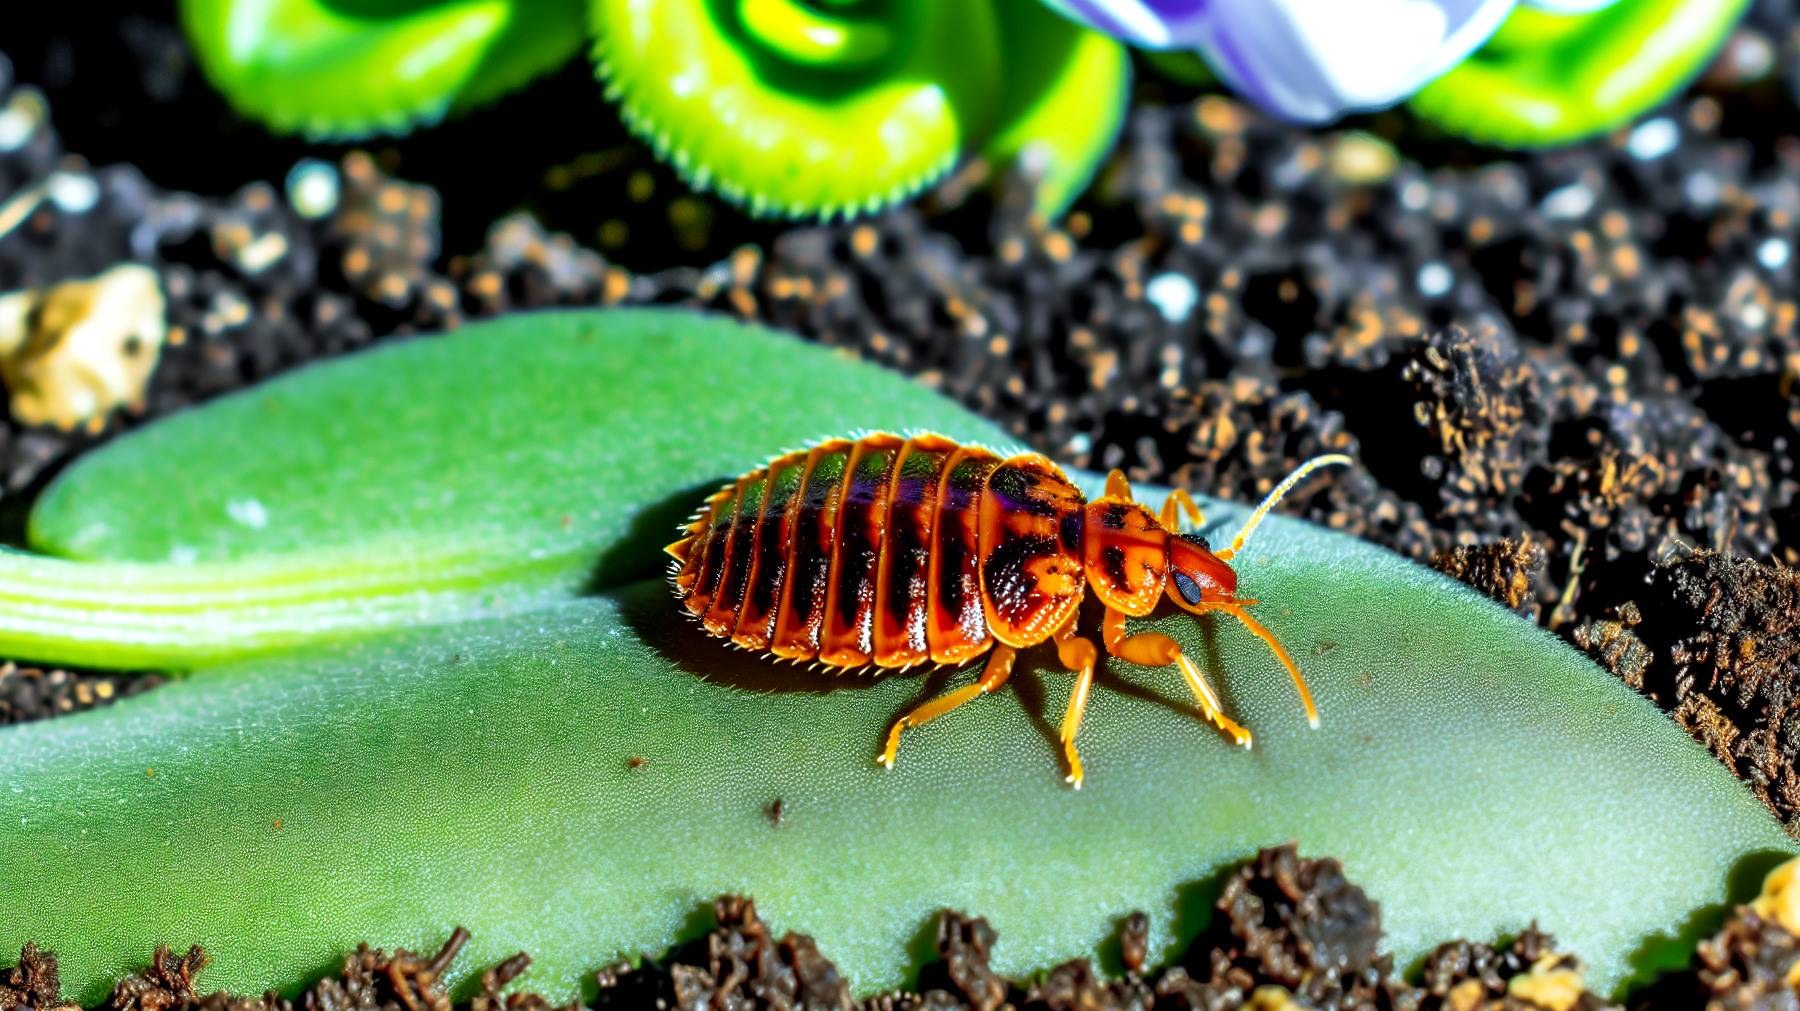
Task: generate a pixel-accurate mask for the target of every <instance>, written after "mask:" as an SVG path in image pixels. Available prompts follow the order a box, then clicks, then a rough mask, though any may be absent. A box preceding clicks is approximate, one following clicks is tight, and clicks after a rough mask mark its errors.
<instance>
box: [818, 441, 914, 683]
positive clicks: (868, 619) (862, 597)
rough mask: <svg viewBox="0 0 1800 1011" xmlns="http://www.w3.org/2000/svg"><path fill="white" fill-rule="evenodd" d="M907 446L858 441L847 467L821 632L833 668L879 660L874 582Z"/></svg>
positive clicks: (822, 652) (823, 656)
mask: <svg viewBox="0 0 1800 1011" xmlns="http://www.w3.org/2000/svg"><path fill="white" fill-rule="evenodd" d="M903 445H905V440H903V439H901V438H900V437H899V436H895V435H885V434H878V435H871V436H868V437H867V438H864V439H860V440H858V441H857V443H856V448H855V449H854V450H853V451H852V452H851V454H850V462H849V463H848V464H847V465H846V466H845V473H844V490H843V493H842V494H841V496H840V498H839V504H838V521H837V543H836V544H834V545H833V546H832V553H831V570H830V572H831V574H830V576H829V577H828V579H827V582H828V583H829V584H830V585H829V589H828V592H827V595H826V598H825V621H824V626H823V628H821V629H820V632H819V661H820V662H821V663H824V664H826V665H828V666H832V667H860V666H862V665H863V664H866V663H868V662H869V661H870V660H871V659H873V658H874V655H875V580H876V576H877V575H878V574H879V573H880V571H881V553H882V546H883V543H884V541H885V540H886V537H887V512H888V496H889V494H890V493H891V492H892V490H893V489H892V484H893V477H894V464H895V462H896V461H897V460H898V459H899V456H900V447H901V446H903Z"/></svg>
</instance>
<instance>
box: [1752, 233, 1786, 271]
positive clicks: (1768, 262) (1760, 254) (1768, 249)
mask: <svg viewBox="0 0 1800 1011" xmlns="http://www.w3.org/2000/svg"><path fill="white" fill-rule="evenodd" d="M1792 253H1793V250H1792V249H1790V248H1788V244H1787V240H1786V239H1764V240H1763V243H1762V245H1760V246H1757V247H1756V262H1757V263H1760V264H1762V265H1763V266H1765V267H1767V268H1769V269H1770V270H1780V269H1781V268H1782V267H1785V266H1787V262H1788V257H1789V256H1790V255H1792Z"/></svg>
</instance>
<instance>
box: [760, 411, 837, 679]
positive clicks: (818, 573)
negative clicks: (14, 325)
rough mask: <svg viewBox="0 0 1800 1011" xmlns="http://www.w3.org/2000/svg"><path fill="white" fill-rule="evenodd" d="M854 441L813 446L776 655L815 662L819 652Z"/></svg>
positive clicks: (797, 505)
mask: <svg viewBox="0 0 1800 1011" xmlns="http://www.w3.org/2000/svg"><path fill="white" fill-rule="evenodd" d="M853 446H854V443H851V442H849V441H848V440H845V439H833V440H832V441H830V442H825V443H820V444H819V445H817V446H814V447H813V450H812V452H811V453H809V454H808V455H807V458H806V477H804V478H803V479H801V482H800V492H799V495H798V496H797V498H796V500H795V502H794V505H793V507H792V509H793V522H792V523H791V525H790V527H789V530H790V534H789V537H788V557H787V578H786V580H784V581H783V583H782V587H781V604H780V606H779V608H778V610H777V611H776V615H775V635H774V637H773V640H772V641H771V642H770V644H769V649H770V651H771V652H773V653H774V654H775V655H776V656H779V657H785V658H788V659H792V660H811V659H812V658H814V657H816V656H818V655H819V629H820V628H821V627H822V626H823V625H824V624H825V598H826V595H827V593H828V591H829V590H830V588H831V583H830V577H831V555H832V549H833V548H834V547H836V545H837V511H838V502H839V501H840V500H841V499H842V498H843V492H844V468H845V466H846V465H847V464H848V463H849V462H850V450H851V448H852V447H853Z"/></svg>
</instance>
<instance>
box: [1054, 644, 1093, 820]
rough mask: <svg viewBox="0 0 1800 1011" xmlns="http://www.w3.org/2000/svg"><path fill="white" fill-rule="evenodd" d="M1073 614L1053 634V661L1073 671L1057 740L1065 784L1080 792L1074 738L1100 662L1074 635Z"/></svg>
mask: <svg viewBox="0 0 1800 1011" xmlns="http://www.w3.org/2000/svg"><path fill="white" fill-rule="evenodd" d="M1075 618H1076V616H1075V615H1074V614H1071V615H1069V620H1068V621H1067V622H1065V623H1064V624H1063V627H1062V628H1060V629H1058V630H1057V632H1056V658H1057V659H1058V660H1061V661H1062V665H1063V666H1064V667H1067V668H1068V669H1070V670H1072V671H1074V672H1075V687H1074V688H1073V689H1072V690H1070V692H1069V708H1068V710H1067V711H1065V712H1064V713H1063V722H1062V732H1061V733H1059V734H1058V735H1057V736H1058V739H1059V740H1061V741H1062V746H1063V758H1064V759H1065V760H1066V761H1067V762H1068V763H1069V776H1068V780H1067V781H1068V782H1070V783H1073V784H1075V789H1077V790H1079V789H1081V780H1082V772H1081V755H1080V754H1079V753H1077V752H1076V750H1075V735H1076V734H1077V733H1080V731H1081V716H1082V713H1084V712H1086V711H1087V702H1088V692H1089V691H1090V690H1091V689H1092V688H1093V686H1094V664H1096V663H1098V662H1099V659H1100V651H1099V650H1096V649H1095V648H1094V644H1093V643H1091V642H1089V641H1087V640H1086V639H1083V638H1081V637H1080V636H1078V635H1076V634H1075Z"/></svg>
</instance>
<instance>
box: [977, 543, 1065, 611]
mask: <svg viewBox="0 0 1800 1011" xmlns="http://www.w3.org/2000/svg"><path fill="white" fill-rule="evenodd" d="M1056 551H1057V548H1056V540H1055V538H1051V537H1044V536H1042V535H1040V534H1024V535H1020V534H1015V533H1013V532H1012V531H1010V530H1008V531H1005V532H1004V533H1003V535H1002V539H1001V541H1000V543H999V544H998V545H996V546H995V547H994V550H993V551H991V552H989V553H988V557H987V564H985V565H983V566H982V568H981V574H982V578H983V579H984V580H985V582H986V586H985V589H986V590H987V594H988V599H989V600H991V601H993V603H994V613H995V614H997V615H999V616H1000V619H1001V620H1002V621H1004V622H1006V623H1007V624H1008V625H1011V626H1014V627H1019V626H1024V625H1027V624H1029V623H1030V621H1031V618H1032V616H1033V614H1034V613H1035V612H1036V611H1038V610H1040V609H1042V608H1043V607H1045V606H1047V605H1049V604H1050V603H1051V601H1050V600H1049V599H1048V598H1046V597H1045V595H1044V594H1042V593H1040V592H1038V581H1037V577H1036V576H1034V575H1032V574H1031V572H1030V571H1029V569H1028V566H1029V564H1030V563H1031V562H1032V561H1034V560H1036V559H1039V558H1048V557H1050V556H1052V555H1055V554H1056Z"/></svg>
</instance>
